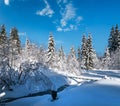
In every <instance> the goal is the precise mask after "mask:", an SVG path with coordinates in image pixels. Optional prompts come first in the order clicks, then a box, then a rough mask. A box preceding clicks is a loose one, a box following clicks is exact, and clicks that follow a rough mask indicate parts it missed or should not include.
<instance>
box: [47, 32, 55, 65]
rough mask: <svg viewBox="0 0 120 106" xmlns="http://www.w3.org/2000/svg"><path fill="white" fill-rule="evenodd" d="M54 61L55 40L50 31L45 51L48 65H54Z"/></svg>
mask: <svg viewBox="0 0 120 106" xmlns="http://www.w3.org/2000/svg"><path fill="white" fill-rule="evenodd" d="M54 61H55V42H54V38H53V35H52V33H50V36H49V42H48V51H47V64H48V66H49V67H52V66H53V65H54Z"/></svg>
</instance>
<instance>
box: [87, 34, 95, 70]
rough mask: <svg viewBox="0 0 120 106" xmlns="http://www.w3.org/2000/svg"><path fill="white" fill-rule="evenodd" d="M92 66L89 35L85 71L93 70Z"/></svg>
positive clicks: (91, 49)
mask: <svg viewBox="0 0 120 106" xmlns="http://www.w3.org/2000/svg"><path fill="white" fill-rule="evenodd" d="M93 67H94V64H93V48H92V38H91V35H89V37H88V39H87V63H86V68H87V70H89V69H93Z"/></svg>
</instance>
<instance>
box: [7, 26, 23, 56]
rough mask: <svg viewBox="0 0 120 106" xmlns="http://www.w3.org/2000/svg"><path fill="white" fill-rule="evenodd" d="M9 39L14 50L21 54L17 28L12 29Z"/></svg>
mask: <svg viewBox="0 0 120 106" xmlns="http://www.w3.org/2000/svg"><path fill="white" fill-rule="evenodd" d="M9 41H10V45H11V47H12V48H13V51H14V52H16V53H17V54H19V53H20V50H21V42H20V38H19V35H18V31H17V29H16V28H12V29H11V32H10V40H9Z"/></svg>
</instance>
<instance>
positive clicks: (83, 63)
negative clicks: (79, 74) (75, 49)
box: [81, 35, 87, 69]
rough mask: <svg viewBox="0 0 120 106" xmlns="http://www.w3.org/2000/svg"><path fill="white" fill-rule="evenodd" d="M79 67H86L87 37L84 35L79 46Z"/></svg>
mask: <svg viewBox="0 0 120 106" xmlns="http://www.w3.org/2000/svg"><path fill="white" fill-rule="evenodd" d="M81 57H82V61H81V69H86V64H87V39H86V37H85V35H83V37H82V48H81Z"/></svg>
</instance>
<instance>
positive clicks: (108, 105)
mask: <svg viewBox="0 0 120 106" xmlns="http://www.w3.org/2000/svg"><path fill="white" fill-rule="evenodd" d="M57 81H58V83H61V82H62V81H61V82H59V80H56V83H57ZM63 81H64V80H63ZM69 81H71V85H70V86H69V87H67V88H66V89H64V90H63V91H61V92H59V93H58V98H59V99H58V100H56V101H54V102H51V95H44V96H36V97H28V98H23V99H18V100H15V101H12V102H9V103H6V105H5V106H63V105H65V106H73V105H74V106H80V105H81V106H120V71H117V70H116V71H99V70H94V71H87V72H85V73H84V74H82V75H81V76H80V77H78V76H69Z"/></svg>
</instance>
